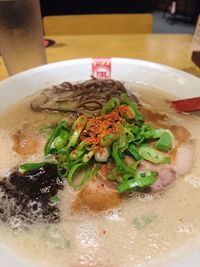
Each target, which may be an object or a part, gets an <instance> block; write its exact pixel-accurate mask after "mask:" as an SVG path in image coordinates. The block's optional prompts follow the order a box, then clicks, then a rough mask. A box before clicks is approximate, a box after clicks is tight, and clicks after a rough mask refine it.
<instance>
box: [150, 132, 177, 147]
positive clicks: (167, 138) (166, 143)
mask: <svg viewBox="0 0 200 267" xmlns="http://www.w3.org/2000/svg"><path fill="white" fill-rule="evenodd" d="M174 139H175V138H174V135H173V133H172V132H171V131H170V130H168V131H164V133H163V134H162V135H161V136H160V139H159V140H158V141H157V142H156V143H155V148H156V149H158V150H161V151H164V152H167V151H169V150H171V149H172V147H173V142H174Z"/></svg>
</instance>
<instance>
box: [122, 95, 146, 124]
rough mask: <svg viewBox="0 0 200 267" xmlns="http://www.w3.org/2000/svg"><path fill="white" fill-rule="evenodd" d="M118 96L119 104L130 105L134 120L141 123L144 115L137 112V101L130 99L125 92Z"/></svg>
mask: <svg viewBox="0 0 200 267" xmlns="http://www.w3.org/2000/svg"><path fill="white" fill-rule="evenodd" d="M120 98H121V101H120V104H127V105H128V106H129V107H131V108H132V110H133V112H134V113H135V120H136V121H138V122H142V123H143V122H144V116H143V115H142V114H141V113H140V112H139V110H138V105H137V103H136V102H135V101H134V100H132V99H130V98H129V97H128V96H127V95H126V94H121V96H120Z"/></svg>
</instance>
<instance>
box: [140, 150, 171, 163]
mask: <svg viewBox="0 0 200 267" xmlns="http://www.w3.org/2000/svg"><path fill="white" fill-rule="evenodd" d="M138 153H139V155H140V157H141V158H143V159H145V160H147V161H150V162H152V163H155V164H160V163H170V160H171V159H170V158H169V157H165V155H164V154H163V153H161V152H159V151H158V150H156V149H154V148H152V147H149V146H141V147H139V148H138Z"/></svg>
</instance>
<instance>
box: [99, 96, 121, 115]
mask: <svg viewBox="0 0 200 267" xmlns="http://www.w3.org/2000/svg"><path fill="white" fill-rule="evenodd" d="M116 106H119V99H117V98H115V97H113V98H111V99H110V100H108V102H106V103H105V104H104V105H103V108H102V110H101V115H103V114H106V113H110V112H111V111H113V109H115V108H116Z"/></svg>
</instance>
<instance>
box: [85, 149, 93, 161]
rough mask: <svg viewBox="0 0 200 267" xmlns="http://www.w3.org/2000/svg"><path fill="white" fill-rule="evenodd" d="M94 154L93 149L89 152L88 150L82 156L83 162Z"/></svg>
mask: <svg viewBox="0 0 200 267" xmlns="http://www.w3.org/2000/svg"><path fill="white" fill-rule="evenodd" d="M93 156H94V151H90V152H88V153H87V154H85V155H84V156H83V159H82V160H83V162H84V163H86V162H88V161H89V160H90V159H91V158H92V157H93Z"/></svg>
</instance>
